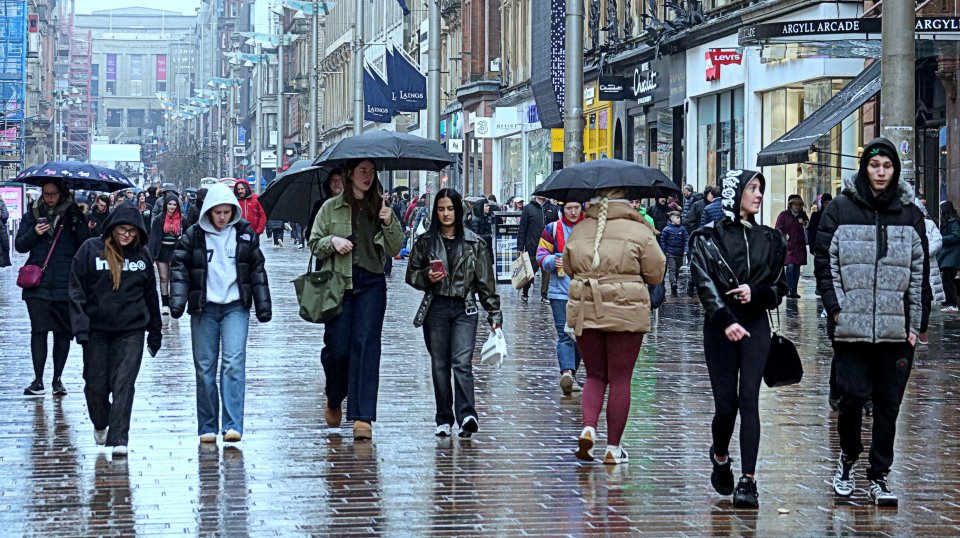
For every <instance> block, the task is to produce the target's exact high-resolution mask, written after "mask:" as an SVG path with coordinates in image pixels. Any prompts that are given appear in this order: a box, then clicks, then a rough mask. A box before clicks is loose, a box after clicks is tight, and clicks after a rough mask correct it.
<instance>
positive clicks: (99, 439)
mask: <svg viewBox="0 0 960 538" xmlns="http://www.w3.org/2000/svg"><path fill="white" fill-rule="evenodd" d="M93 440H94V442H96V443H97V444H98V445H100V446H103V445H105V444H107V429H106V428H104V429H102V430H97V429H94V430H93Z"/></svg>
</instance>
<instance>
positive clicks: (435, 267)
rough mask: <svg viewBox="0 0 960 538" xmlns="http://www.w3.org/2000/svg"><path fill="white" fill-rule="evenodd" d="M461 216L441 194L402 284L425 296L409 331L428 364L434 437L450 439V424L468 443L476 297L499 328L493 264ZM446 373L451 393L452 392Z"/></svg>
mask: <svg viewBox="0 0 960 538" xmlns="http://www.w3.org/2000/svg"><path fill="white" fill-rule="evenodd" d="M463 214H464V205H463V199H462V198H461V196H460V193H458V192H457V191H455V190H453V189H440V191H439V192H437V196H436V197H435V198H434V202H433V212H432V214H431V218H430V228H429V229H428V230H427V232H426V233H425V234H423V235H421V236H420V237H418V238H417V240H416V242H414V244H413V250H412V251H411V253H410V261H409V263H408V265H407V274H406V281H407V284H409V285H410V286H412V287H413V288H415V289H417V290H420V291H422V292H424V296H423V300H422V301H421V302H420V308H419V309H418V310H417V314H416V317H415V318H414V320H413V326H414V327H421V326H422V327H423V339H424V341H425V342H426V345H427V351H428V352H429V353H430V359H431V361H432V364H433V368H432V372H433V395H434V398H435V399H436V404H437V413H436V415H435V417H434V419H435V421H436V424H437V429H436V435H437V436H438V437H447V436H449V435H450V434H451V430H452V427H453V421H454V419H456V421H457V424H459V426H460V433H459V435H460V437H470V436H471V435H473V434H474V433H476V432H477V430H478V429H479V424H478V423H477V411H476V404H475V398H474V393H473V363H472V359H473V350H474V347H475V345H476V341H477V318H478V316H477V299H476V297H475V296H477V295H479V303H480V304H481V305H482V306H483V309H484V310H486V311H487V323H488V324H489V325H490V330H491V331H495V330H497V329H498V328H499V327H500V326H501V325H502V324H503V315H502V314H501V313H500V296H499V295H498V294H497V283H496V280H495V279H494V276H493V260H492V259H491V258H490V254H489V253H488V252H487V249H486V246H485V245H484V242H483V240H482V239H480V237H479V236H478V235H477V234H475V233H473V232H472V231H470V230H468V229H466V228H465V227H464V225H463ZM438 262H439V263H438ZM451 372H452V374H453V387H454V389H455V391H451V385H450V383H451Z"/></svg>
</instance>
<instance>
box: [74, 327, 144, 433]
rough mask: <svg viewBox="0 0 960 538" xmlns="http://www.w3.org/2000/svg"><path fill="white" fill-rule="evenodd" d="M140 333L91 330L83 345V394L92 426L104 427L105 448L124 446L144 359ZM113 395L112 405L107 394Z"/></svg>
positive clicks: (141, 334) (99, 428)
mask: <svg viewBox="0 0 960 538" xmlns="http://www.w3.org/2000/svg"><path fill="white" fill-rule="evenodd" d="M143 335H144V333H143V331H142V330H141V331H130V332H105V331H91V333H90V341H89V342H87V345H85V346H83V379H84V381H86V382H87V384H86V386H85V387H84V388H83V394H84V395H85V396H86V398H87V409H88V410H89V412H90V420H91V421H93V427H94V428H96V429H98V430H102V429H105V428H106V427H107V426H109V427H110V430H109V431H108V432H107V446H126V444H127V436H128V435H129V433H130V414H131V412H132V411H133V393H134V387H133V385H134V383H135V382H136V381H137V375H138V374H139V373H140V362H141V361H142V360H143ZM111 394H112V395H113V399H112V401H113V403H111V398H110V395H111Z"/></svg>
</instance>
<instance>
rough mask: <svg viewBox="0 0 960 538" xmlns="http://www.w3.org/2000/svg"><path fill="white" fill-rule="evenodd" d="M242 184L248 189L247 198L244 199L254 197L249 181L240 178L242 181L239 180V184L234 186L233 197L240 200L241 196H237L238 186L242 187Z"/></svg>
mask: <svg viewBox="0 0 960 538" xmlns="http://www.w3.org/2000/svg"><path fill="white" fill-rule="evenodd" d="M241 184H242V185H243V186H244V187H246V188H247V194H246V196H244V198H245V199H246V198H250V197H251V196H253V189H251V188H250V184H249V183H247V180H246V179H243V178H240V179H238V180H237V182H236V183H234V185H233V195H234V198H239V195H237V186H239V185H241ZM224 186H226V185H224Z"/></svg>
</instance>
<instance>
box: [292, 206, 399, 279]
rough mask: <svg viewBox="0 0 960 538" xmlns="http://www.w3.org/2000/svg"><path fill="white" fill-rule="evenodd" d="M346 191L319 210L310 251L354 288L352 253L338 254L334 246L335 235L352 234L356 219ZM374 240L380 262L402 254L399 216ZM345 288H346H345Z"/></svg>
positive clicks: (310, 242) (381, 228) (347, 235)
mask: <svg viewBox="0 0 960 538" xmlns="http://www.w3.org/2000/svg"><path fill="white" fill-rule="evenodd" d="M346 193H347V191H344V192H342V193H340V194H338V195H337V196H335V197H333V198H331V199H330V200H327V202H326V203H324V204H323V207H321V208H320V212H319V213H317V218H316V220H314V221H313V229H312V230H311V231H310V241H309V244H310V251H311V252H313V255H314V256H316V257H317V258H318V259H321V260H323V263H324V266H326V264H329V263H332V264H333V270H334V271H335V272H337V273H339V274H341V275H343V276H344V277H345V279H346V283H347V286H346V288H345V290H350V289H353V253H352V252H348V253H347V254H337V251H336V250H334V249H333V242H332V239H333V238H334V237H343V238H347V237H350V235H351V234H353V219H352V217H351V214H350V204H349V203H347V200H346V199H345V198H344V194H346ZM373 242H374V244H375V245H376V247H377V252H379V253H380V263H381V264H386V263H387V256H390V257H393V256H396V255H397V254H399V253H400V245H401V244H402V243H403V232H402V231H401V230H400V224H399V223H398V222H397V219H396V218H392V219H391V220H390V224H389V225H386V226H383V225H382V224H381V226H380V231H379V232H377V235H375V236H374V237H373ZM345 290H344V291H345Z"/></svg>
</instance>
